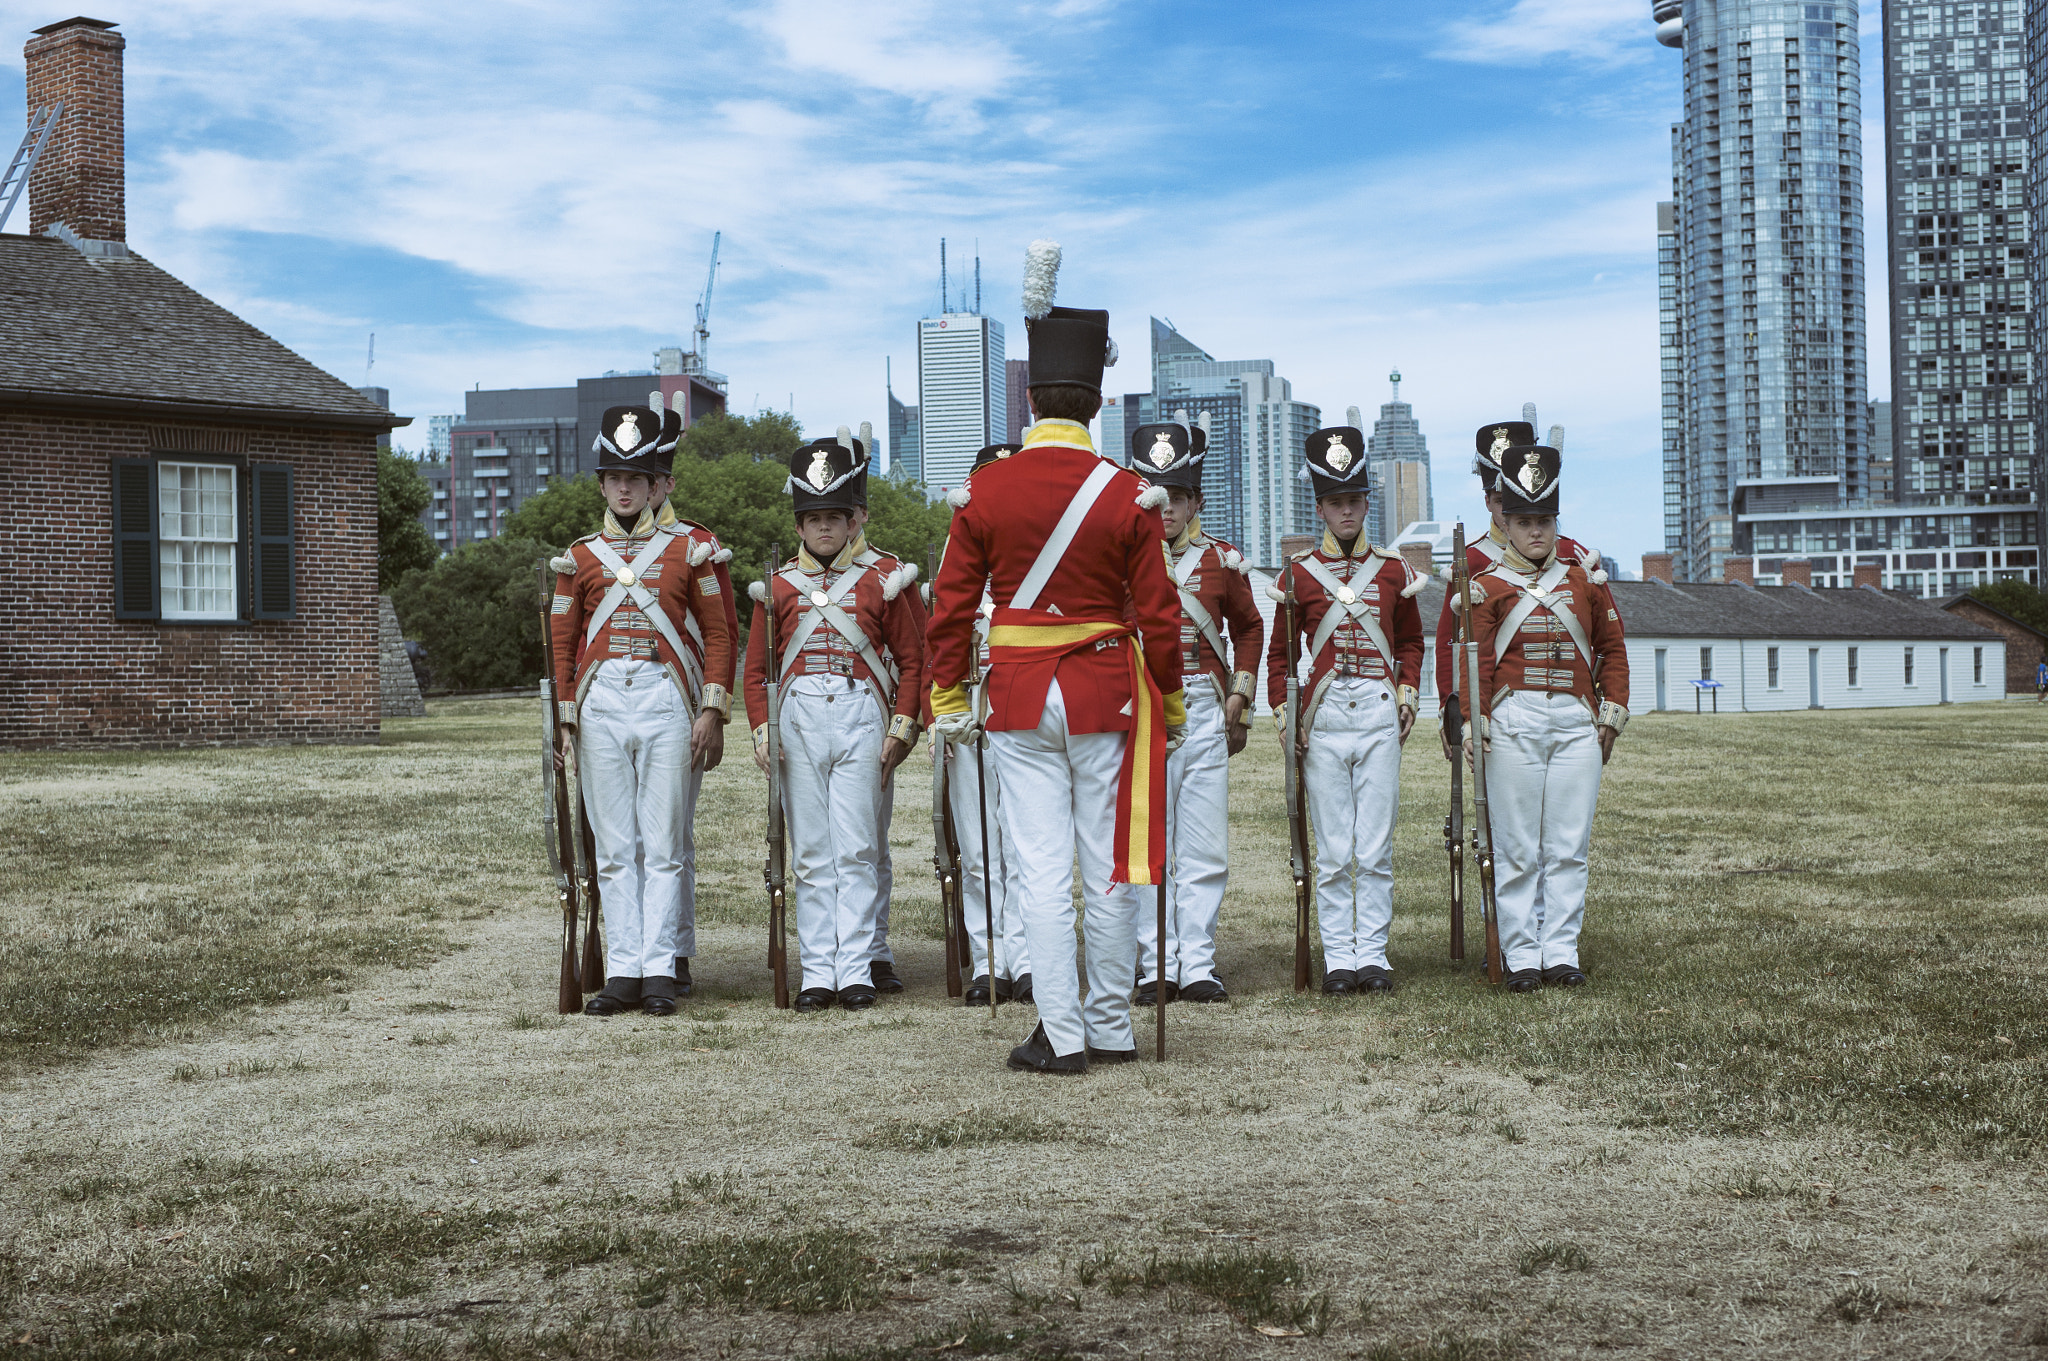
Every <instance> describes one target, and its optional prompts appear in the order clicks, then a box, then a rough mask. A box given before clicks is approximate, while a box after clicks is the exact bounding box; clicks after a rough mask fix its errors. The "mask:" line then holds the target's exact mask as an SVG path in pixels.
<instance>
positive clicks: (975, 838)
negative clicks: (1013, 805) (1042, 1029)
mask: <svg viewBox="0 0 2048 1361" xmlns="http://www.w3.org/2000/svg"><path fill="white" fill-rule="evenodd" d="M952 750H953V759H952V760H951V761H949V762H947V765H946V797H947V802H948V803H949V804H950V805H951V806H952V809H953V835H954V838H955V839H956V840H957V841H958V842H959V843H960V907H961V915H962V916H964V917H965V918H966V919H967V939H968V941H969V943H970V945H971V948H972V957H973V960H974V966H973V970H972V972H971V973H970V975H969V976H970V977H973V978H979V977H981V976H982V975H983V974H990V976H992V977H995V978H1007V979H1011V980H1013V981H1014V980H1016V979H1019V978H1022V977H1023V976H1024V975H1025V974H1028V973H1030V972H1031V947H1030V944H1029V942H1027V941H1026V940H1025V938H1024V914H1023V912H1022V911H1020V910H1019V908H1018V897H1017V895H1018V891H1019V890H1018V883H1017V876H1018V868H1019V865H1020V864H1021V861H1020V860H1019V857H1018V855H1017V848H1016V846H1015V845H1014V844H1013V843H1012V842H1011V840H1010V838H1009V836H1008V834H1006V833H1005V832H1004V831H1003V784H1002V780H1001V779H1000V778H998V777H997V775H996V760H995V757H994V755H993V754H991V753H989V752H983V753H982V766H983V768H985V769H986V770H987V771H988V835H989V848H988V873H989V877H990V878H991V879H993V880H994V881H995V897H994V899H993V900H991V899H990V898H989V897H988V894H987V888H986V885H985V883H984V881H983V879H982V874H981V800H980V798H979V796H978V795H977V792H976V791H977V790H979V789H980V787H981V777H980V775H979V774H977V773H976V769H975V759H974V748H973V747H972V746H970V745H967V744H964V743H963V744H959V745H956V746H954V747H953V749H952ZM984 904H987V906H986V907H985V906H984ZM990 908H993V912H991V911H990V910H989V909H990ZM991 918H993V921H994V925H995V937H996V967H995V968H994V970H993V971H991V970H990V968H989V965H988V936H989V924H990V921H991ZM1032 986H1033V987H1034V988H1036V986H1037V980H1035V979H1034V980H1033V983H1032Z"/></svg>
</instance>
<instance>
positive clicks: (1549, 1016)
mask: <svg viewBox="0 0 2048 1361" xmlns="http://www.w3.org/2000/svg"><path fill="white" fill-rule="evenodd" d="M2037 723H2038V715H2037V712H2036V711H2034V710H2033V709H2032V708H2031V706H2025V707H2022V706H1987V707H1981V708H1976V709H1968V710H1960V709H1959V710H1949V711H1940V712H1937V711H1925V712H1911V713H1905V714H1857V713H1839V714H1817V715H1805V714H1801V715H1784V716H1778V717H1770V718H1762V717H1755V718H1747V719H1735V718H1729V719H1724V720H1721V721H1719V722H1716V721H1713V720H1708V719H1691V718H1657V719H1647V718H1646V719H1641V720H1638V722H1637V723H1636V724H1635V725H1634V726H1633V727H1632V730H1631V731H1630V733H1629V734H1628V737H1627V739H1626V741H1625V742H1624V744H1623V746H1622V749H1621V753H1620V755H1619V756H1618V757H1617V759H1616V762H1615V764H1614V765H1613V766H1612V767H1610V769H1609V772H1608V784H1607V788H1606V790H1605V791H1604V795H1603V808H1602V814H1601V823H1600V827H1599V831H1598V834H1597V836H1596V841H1595V851H1594V854H1595V869H1594V896H1593V907H1592V913H1591V926H1590V930H1589V936H1588V943H1587V944H1588V948H1587V962H1588V964H1589V966H1590V968H1591V970H1592V972H1593V975H1594V980H1595V981H1594V984H1593V986H1592V987H1590V988H1587V989H1583V990H1580V991H1578V992H1576V993H1562V994H1549V993H1546V994H1543V995H1539V996H1536V997H1532V998H1510V997H1507V996H1504V995H1500V994H1496V993H1494V992H1492V991H1490V990H1488V989H1487V988H1485V987H1484V986H1483V985H1482V984H1480V983H1478V982H1477V981H1476V975H1475V971H1474V969H1473V968H1472V967H1471V965H1469V964H1468V965H1466V966H1464V967H1463V968H1459V967H1455V966H1453V965H1452V964H1451V963H1450V962H1449V961H1448V959H1447V958H1445V953H1446V952H1445V943H1444V921H1445V916H1444V912H1443V907H1442V902H1441V896H1440V894H1441V885H1442V882H1443V872H1442V852H1441V849H1440V844H1439V842H1438V839H1437V825H1438V823H1439V822H1440V819H1441V815H1442V811H1441V810H1442V800H1443V796H1444V790H1445V788H1446V784H1447V782H1446V780H1445V768H1444V765H1443V763H1442V761H1441V760H1440V759H1438V758H1437V757H1436V755H1435V753H1434V751H1433V749H1432V748H1430V747H1428V746H1425V745H1424V744H1425V743H1426V742H1428V740H1429V738H1428V736H1427V734H1424V735H1422V736H1421V737H1419V738H1418V739H1417V741H1416V742H1415V743H1414V744H1412V745H1411V748H1410V759H1409V761H1408V764H1407V766H1406V769H1405V771H1404V788H1403V801H1404V806H1403V819H1402V827H1401V834H1400V840H1399V843H1398V846H1397V862H1396V868H1397V875H1398V876H1399V878H1398V887H1397V899H1396V903H1397V925H1396V931H1395V939H1394V959H1395V964H1396V968H1397V971H1398V977H1399V980H1400V987H1399V990H1398V991H1397V992H1396V993H1395V995H1394V996H1392V997H1391V998H1385V999H1371V1000H1365V999H1324V998H1321V997H1320V996H1311V997H1306V998H1297V997H1295V996H1293V995H1292V994H1291V992H1289V991H1287V974H1288V968H1289V954H1290V946H1289V941H1288V931H1289V914H1290V910H1291V904H1290V902H1289V899H1288V895H1287V891H1286V890H1287V886H1286V884H1285V882H1284V870H1283V866H1284V864H1285V855H1284V841H1283V833H1284V826H1283V823H1282V821H1281V816H1280V813H1279V808H1278V799H1277V792H1276V791H1277V774H1278V771H1277V765H1276V763H1275V761H1274V753H1273V751H1272V750H1271V745H1272V744H1271V742H1270V739H1269V738H1268V736H1267V734H1265V733H1263V732H1262V733H1261V734H1260V735H1259V736H1260V739H1261V740H1260V742H1259V743H1258V744H1257V745H1256V746H1255V748H1254V750H1253V751H1252V752H1251V753H1250V754H1248V757H1247V758H1244V759H1242V760H1241V761H1240V763H1239V765H1238V766H1237V767H1236V769H1235V776H1236V778H1235V802H1236V805H1237V807H1236V814H1237V820H1236V822H1235V824H1234V828H1233V841H1234V844H1233V856H1232V864H1233V890H1232V897H1231V900H1230V902H1229V904H1228V905H1227V908H1226V915H1225V922H1224V940H1223V950H1222V967H1223V972H1224V975H1225V977H1226V979H1227V980H1228V981H1229V982H1230V984H1231V986H1232V990H1233V992H1234V993H1235V994H1236V996H1237V998H1238V1000H1237V1001H1236V1002H1235V1003H1233V1004H1232V1005H1230V1006H1228V1007H1220V1008H1194V1007H1176V1008H1173V1009H1172V1011H1171V1012H1170V1018H1171V1022H1172V1032H1173V1050H1174V1053H1173V1058H1172V1060H1171V1061H1170V1062H1169V1063H1168V1064H1166V1065H1165V1066H1163V1067H1162V1066H1156V1065H1152V1064H1150V1063H1145V1064H1140V1065H1134V1066H1132V1067H1127V1068H1118V1069H1107V1070H1103V1071H1100V1072H1097V1073H1095V1074H1091V1075H1090V1076H1089V1077H1088V1078H1087V1079H1085V1080H1083V1081H1080V1082H1073V1083H1049V1082H1046V1081H1043V1080H1033V1079H1030V1078H1026V1077H1021V1076H1018V1075H1013V1074H1008V1073H1006V1072H1004V1071H1003V1070H1002V1069H1001V1067H1000V1060H1001V1056H1002V1053H1003V1051H1004V1049H1005V1048H1006V1047H1007V1046H1008V1045H1009V1044H1010V1043H1013V1042H1014V1041H1015V1040H1016V1039H1017V1038H1018V1037H1019V1036H1020V1035H1021V1034H1022V1033H1023V1031H1024V1030H1025V1029H1027V1028H1028V1027H1029V1024H1030V1021H1031V1017H1030V1014H1029V1010H1028V1008H1026V1009H1018V1008H1014V1007H1012V1008H1005V1009H1004V1011H1003V1012H1002V1013H1001V1015H1000V1017H999V1019H998V1021H997V1022H996V1023H995V1024H994V1025H991V1024H990V1023H989V1022H988V1020H987V1019H986V1017H985V1015H984V1014H981V1013H968V1012H966V1011H963V1010H962V1009H960V1008H958V1007H957V1006H949V1005H948V1004H947V1003H946V1002H945V1000H944V997H943V992H942V989H941V988H940V986H939V982H938V980H937V977H936V967H937V956H938V947H937V943H936V940H937V930H936V926H937V923H936V920H935V915H934V912H933V895H932V893H931V889H930V876H929V870H928V866H927V863H926V859H925V857H926V856H927V855H928V854H929V852H928V848H927V847H926V845H925V843H924V840H923V837H924V827H925V826H926V825H927V824H925V823H924V820H923V819H922V817H921V816H920V813H921V811H922V807H923V803H924V800H925V798H926V793H925V790H926V788H927V786H926V785H925V784H924V781H923V769H924V767H923V763H922V762H921V761H914V762H913V763H912V765H911V767H910V768H909V769H908V770H907V771H906V773H905V775H904V776H903V777H902V786H901V788H900V789H899V792H898V801H899V816H898V819H897V831H896V846H895V851H896V856H897V865H896V882H897V897H896V911H895V935H896V939H897V942H898V946H899V948H898V955H899V959H900V960H901V966H900V967H901V969H902V971H903V972H904V973H905V975H906V976H907V977H908V978H909V980H910V983H911V991H910V993H909V994H908V995H907V996H906V997H904V998H902V999H897V1000H892V1001H890V1002H887V1003H885V1005H884V1006H883V1007H881V1008H879V1009H877V1010H876V1011H874V1012H870V1013H865V1014H863V1015H859V1016H847V1015H843V1014H833V1015H828V1016H820V1017H814V1018H803V1017H795V1016H792V1015H789V1014H786V1013H775V1012H774V1011H773V1009H772V1008H771V1007H770V1006H769V1005H768V1003H767V997H766V987H765V984H766V978H765V974H764V971H763V970H762V967H761V963H760V954H761V951H760V928H761V925H762V918H763V909H762V904H761V901H760V893H759V890H758V883H759V835H760V824H759V819H758V817H757V816H756V810H755V800H756V796H757V794H758V785H757V783H756V781H755V780H754V779H753V778H751V775H750V768H749V767H745V766H743V765H741V764H738V763H735V764H733V765H731V766H730V767H728V768H727V769H726V770H723V771H720V772H718V773H716V774H714V775H713V776H712V778H711V780H710V782H709V784H708V786H707V794H706V801H705V810H704V824H703V829H702V834H701V838H700V840H701V845H702V848H703V849H702V855H703V890H704V891H703V904H702V912H701V923H702V930H701V939H702V942H703V946H702V955H701V957H700V959H699V961H698V967H697V970H696V972H697V975H698V978H699V980H700V985H699V989H698V995H697V996H696V997H695V998H693V999H691V1000H690V1002H688V1003H687V1004H686V1005H685V1007H684V1008H683V1011H682V1014H681V1015H679V1016H678V1017H676V1018H673V1019H671V1020H666V1021H656V1020H653V1019H649V1018H627V1019H621V1020H618V1021H614V1022H603V1023H600V1022H592V1021H587V1020H584V1019H583V1018H580V1017H579V1018H558V1017H556V1016H555V1015H554V1013H553V1011H552V989H553V971H554V953H553V952H554V946H555V936H554V926H555V923H554V921H553V918H552V913H551V911H550V904H549V897H548V894H547V892H546V889H545V886H544V884H543V883H542V875H541V869H540V850H539V847H538V844H537V837H535V836H534V835H533V829H532V828H531V827H530V826H529V825H528V824H529V821H530V817H531V813H532V810H533V806H534V804H535V799H534V797H533V794H534V790H533V779H534V776H533V752H532V750H531V740H532V729H533V725H532V724H531V722H530V714H529V713H528V712H527V708H526V706H524V705H517V704H509V703H499V704H467V705H459V706H439V705H437V706H436V709H435V712H434V715H433V716H432V717H430V718H428V719H426V720H417V721H413V722H410V723H393V724H390V725H389V729H388V733H387V745H386V746H385V747H383V748H374V749H346V750H338V751H307V750H298V751H291V750H285V751H246V752H209V753H156V754H134V755H119V756H110V755H97V756H65V755H39V756H32V757H19V756H14V757H8V758H7V759H6V763H5V764H4V765H0V803H4V804H5V805H6V807H7V811H8V812H9V813H10V814H12V816H11V817H9V818H8V819H7V824H8V830H7V832H5V833H4V834H0V926H4V930H5V934H4V935H0V1026H4V1028H5V1031H6V1042H7V1045H8V1052H9V1053H10V1054H11V1056H12V1057H11V1060H10V1069H9V1071H10V1072H11V1074H12V1075H11V1077H8V1078H6V1079H4V1080H5V1081H6V1083H7V1085H5V1086H4V1087H0V1127H4V1130H5V1137H4V1139H0V1222H4V1223H6V1224H7V1225H9V1226H10V1228H11V1230H12V1232H10V1233H9V1234H8V1235H7V1236H6V1237H5V1239H4V1241H0V1325H4V1332H5V1337H6V1340H7V1342H8V1344H10V1345H11V1346H14V1347H15V1348H16V1349H18V1350H21V1351H22V1352H23V1354H24V1355H29V1356H49V1357H52V1358H57V1357H63V1358H86V1357H92V1358H134V1359H135V1361H154V1359H156V1358H180V1359H182V1358H187V1357H191V1358H199V1357H214V1356H264V1357H283V1356H290V1357H292V1358H293V1359H294V1361H304V1359H306V1358H313V1357H364V1358H368V1357H397V1356H405V1357H431V1356H445V1357H449V1358H456V1357H507V1358H511V1357H518V1358H524V1357H540V1356H563V1355H574V1356H582V1357H615V1356H616V1357H627V1356H669V1355H680V1354H683V1353H686V1352H687V1353H700V1352H701V1353H706V1354H709V1353H712V1352H717V1353H719V1354H721V1355H733V1356H746V1355H768V1354H774V1355H777V1356H784V1357H788V1356H794V1357H798V1358H803V1359H804V1361H827V1359H828V1358H830V1359H832V1361H910V1358H913V1357H939V1358H943V1357H944V1356H945V1355H946V1354H947V1353H949V1352H958V1353H960V1354H962V1355H970V1356H979V1355H1012V1356H1017V1357H1020V1358H1027V1361H1040V1359H1043V1361H1055V1359H1056V1358H1066V1357H1082V1356H1105V1357H1121V1356H1126V1355H1160V1356H1165V1355H1172V1356H1182V1355H1186V1356H1203V1357H1210V1356H1228V1357H1237V1356H1242V1355H1249V1354H1254V1353H1270V1352H1272V1351H1274V1350H1276V1349H1283V1350H1305V1351H1308V1352H1313V1353H1315V1354H1316V1355H1318V1356H1331V1357H1337V1356H1343V1357H1347V1358H1369V1359H1372V1361H1381V1359H1384V1361H1405V1359H1408V1358H1417V1359H1419V1358H1436V1359H1437V1361H1450V1359H1451V1358H1478V1357H1506V1356H1546V1355H1566V1354H1579V1353H1580V1352H1582V1351H1585V1350H1589V1349H1625V1348H1634V1349H1638V1350H1640V1351H1643V1352H1646V1353H1650V1354H1655V1355H1660V1356H1664V1355H1669V1356H1697V1355H1712V1354H1724V1353H1731V1352H1736V1351H1744V1352H1763V1353H1775V1354H1812V1353H1817V1352H1832V1351H1836V1350H1843V1351H1849V1352H1862V1353H1866V1354H1874V1353H1882V1354H1885V1355H1897V1356H1912V1355H1922V1354H1925V1355H1930V1356H1932V1355H1958V1356H1967V1355H1995V1354H2012V1355H2025V1354H2031V1352H2032V1350H2033V1349H2032V1347H2031V1346H2030V1339H2034V1338H2039V1337H2048V1286H2044V1284H2043V1281H2044V1275H2043V1271H2042V1268H2043V1266H2044V1264H2048V1197H2044V1195H2043V1188H2042V1185H2041V1182H2040V1179H2039V1175H2038V1173H2039V1167H2038V1155H2039V1153H2040V1146H2041V1138H2042V1134H2043V1132H2044V1118H2043V1110H2042V1106H2041V1104H2040V1102H2041V1100H2042V1097H2041V1088H2042V1083H2041V1079H2042V1077H2043V1076H2044V1072H2043V1062H2044V1060H2043V1044H2044V1041H2048V1033H2044V1021H2043V1019H2042V1018H2043V1016H2044V1015H2048V1007H2044V1005H2043V1002H2044V1000H2048V999H2044V997H2043V996H2042V989H2043V985H2042V972H2043V969H2042V966H2043V947H2042V945H2041V936H2040V930H2039V926H2040V913H2041V907H2042V901H2041V896H2040V889H2039V886H2038V882H2037V871H2036V869H2035V866H2034V858H2035V849H2034V844H2033V843H2034V842H2035V841H2036V840H2037V838H2038V829H2039V827H2041V826H2042V825H2048V817H2044V813H2048V809H2044V808H2043V802H2044V798H2043V795H2042V793H2041V790H2040V788H2039V786H2038V784H2037V782H2035V781H2034V780H2033V779H2032V776H2031V769H2032V767H2033V765H2034V764H2036V763H2037V762H2038V760H2039V757H2040V754H2041V753H2042V751H2043V750H2044V749H2048V747H2044V744H2043V742H2042V741H2041V739H2040V736H2039V730H2038V727H2037ZM95 833H98V835H95ZM100 842H104V845H105V847H106V854H105V855H102V856H100V857H99V858H97V859H96V858H95V852H96V850H97V849H98V844H99V843H100ZM1753 871H1765V872H1753ZM179 904H185V905H187V909H189V910H186V909H180V908H179V907H178V905H179ZM450 944H456V945H460V946H461V947H462V948H461V949H460V950H459V951H458V952H456V953H453V954H449V953H447V947H448V946H449V945H450ZM394 965H396V966H399V967H396V968H394V967H391V966H394ZM337 989H341V990H342V991H337ZM24 1338H26V1339H27V1340H26V1341H25V1342H23V1341H22V1339H24Z"/></svg>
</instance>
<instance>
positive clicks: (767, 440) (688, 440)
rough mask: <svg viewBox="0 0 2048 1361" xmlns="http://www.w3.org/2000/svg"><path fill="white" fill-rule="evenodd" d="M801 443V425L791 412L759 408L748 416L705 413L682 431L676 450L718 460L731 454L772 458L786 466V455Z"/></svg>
mask: <svg viewBox="0 0 2048 1361" xmlns="http://www.w3.org/2000/svg"><path fill="white" fill-rule="evenodd" d="M803 443H804V432H803V429H802V427H800V426H798V425H797V423H796V418H795V417H794V416H787V415H784V414H783V413H782V412H780V411H762V412H757V413H756V414H754V415H752V416H729V415H726V414H725V413H723V412H720V413H719V414H717V415H714V416H706V417H704V418H703V419H701V420H699V421H698V422H697V423H696V424H694V425H692V426H691V427H690V428H689V429H688V430H685V431H684V432H683V440H682V445H681V446H680V450H679V452H682V453H686V454H690V455H692V456H694V457H696V458H701V459H703V460H704V461H705V462H706V463H718V462H721V461H723V460H724V459H727V458H730V457H731V456H733V455H734V454H742V455H745V456H746V457H748V458H752V459H757V460H758V459H772V460H774V461H776V462H779V463H781V464H782V465H783V466H784V467H787V466H789V456H790V455H791V454H793V453H795V452H796V451H797V450H798V449H799V448H801V447H802V446H803Z"/></svg>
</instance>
